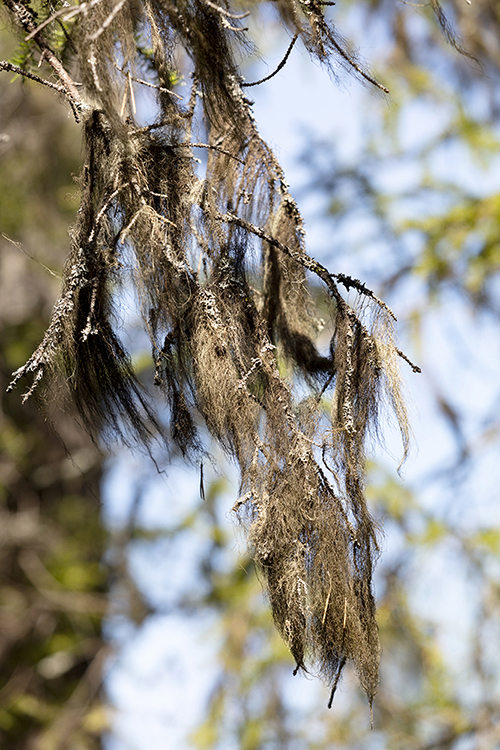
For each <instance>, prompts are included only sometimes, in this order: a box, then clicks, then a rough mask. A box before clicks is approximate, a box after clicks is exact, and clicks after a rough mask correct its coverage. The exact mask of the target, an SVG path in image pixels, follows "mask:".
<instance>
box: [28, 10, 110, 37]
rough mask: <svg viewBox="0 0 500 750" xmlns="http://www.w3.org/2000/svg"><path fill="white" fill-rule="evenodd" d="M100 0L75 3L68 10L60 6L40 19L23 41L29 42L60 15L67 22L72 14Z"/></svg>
mask: <svg viewBox="0 0 500 750" xmlns="http://www.w3.org/2000/svg"><path fill="white" fill-rule="evenodd" d="M100 2H102V0H92V1H91V2H89V3H82V4H81V5H77V7H76V8H73V9H72V10H68V8H60V9H59V10H56V11H55V12H54V13H52V15H51V16H49V17H48V18H46V19H45V21H42V23H41V24H39V25H38V26H37V27H36V28H35V29H33V31H31V32H30V33H29V34H28V36H26V37H24V41H25V42H29V40H30V39H33V37H34V36H35V34H38V32H39V31H41V30H42V29H44V28H45V27H46V26H48V25H49V23H52V21H55V20H56V19H57V18H59V17H60V16H64V18H63V19H62V20H63V23H67V21H70V20H71V19H72V18H74V16H77V15H79V14H80V13H83V12H84V11H86V10H88V9H89V8H93V7H94V5H98V3H100Z"/></svg>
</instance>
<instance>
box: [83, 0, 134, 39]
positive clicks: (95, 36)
mask: <svg viewBox="0 0 500 750" xmlns="http://www.w3.org/2000/svg"><path fill="white" fill-rule="evenodd" d="M126 2H127V0H119V2H117V3H116V5H115V7H114V8H113V10H112V11H111V13H110V14H109V16H108V17H107V18H106V19H105V21H103V24H102V26H101V27H100V28H99V29H97V31H96V32H94V33H93V34H92V35H91V36H89V40H90V41H91V42H95V41H96V40H97V39H99V37H100V36H101V34H102V33H103V32H104V31H106V29H107V28H108V26H109V25H110V24H111V23H112V22H113V19H114V18H115V17H116V16H117V15H118V13H119V12H120V11H121V9H122V8H123V6H124V5H125V3H126Z"/></svg>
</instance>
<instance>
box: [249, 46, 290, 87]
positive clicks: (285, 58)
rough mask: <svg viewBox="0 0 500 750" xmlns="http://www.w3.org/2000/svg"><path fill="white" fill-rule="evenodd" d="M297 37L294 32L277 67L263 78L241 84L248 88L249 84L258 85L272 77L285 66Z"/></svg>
mask: <svg viewBox="0 0 500 750" xmlns="http://www.w3.org/2000/svg"><path fill="white" fill-rule="evenodd" d="M298 38H299V35H298V34H295V36H294V37H293V39H292V41H291V42H290V46H289V47H288V49H287V51H286V53H285V57H284V58H283V60H282V61H281V62H280V64H279V65H278V67H277V68H276V70H275V71H274V72H273V73H271V74H270V75H268V76H266V77H265V78H261V79H260V81H254V82H253V83H242V84H241V85H242V86H245V87H246V88H249V87H250V86H259V85H260V84H261V83H265V82H266V81H269V79H270V78H273V77H274V76H275V75H276V74H277V73H279V72H280V70H282V69H283V68H284V67H285V65H286V63H287V60H288V58H289V57H290V53H291V51H292V49H293V45H294V44H295V42H296V41H297V39H298Z"/></svg>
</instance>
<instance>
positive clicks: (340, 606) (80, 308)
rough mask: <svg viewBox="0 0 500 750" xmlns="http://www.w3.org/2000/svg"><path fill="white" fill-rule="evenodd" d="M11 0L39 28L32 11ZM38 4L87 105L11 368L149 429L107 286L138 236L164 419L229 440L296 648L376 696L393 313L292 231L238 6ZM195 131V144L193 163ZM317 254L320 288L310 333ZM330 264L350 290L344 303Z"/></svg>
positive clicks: (294, 10) (296, 20) (101, 428)
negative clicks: (23, 358)
mask: <svg viewBox="0 0 500 750" xmlns="http://www.w3.org/2000/svg"><path fill="white" fill-rule="evenodd" d="M7 5H8V7H9V9H10V10H11V13H13V14H14V15H15V16H16V20H17V21H19V22H20V23H21V25H24V28H25V30H27V31H30V34H31V36H32V39H33V40H34V43H36V44H38V46H39V47H43V45H42V43H41V41H40V40H41V39H42V40H43V39H45V37H42V36H41V34H42V31H41V30H39V31H38V32H36V33H35V31H36V27H37V24H39V23H40V19H35V18H34V16H33V14H32V13H31V11H30V10H29V9H28V8H27V7H24V6H21V5H20V4H19V3H15V2H13V0H8V2H7ZM277 7H278V10H279V12H280V13H281V16H282V20H283V23H284V25H285V26H286V27H287V28H288V29H289V30H290V31H291V32H292V34H294V35H295V36H294V40H295V38H296V37H300V38H301V39H302V41H303V42H304V44H305V46H306V47H307V49H308V50H309V51H310V52H311V54H313V55H314V56H316V57H317V58H318V59H319V60H320V61H322V62H325V63H327V64H328V65H330V66H332V65H333V63H332V59H333V60H335V59H337V60H339V61H340V63H341V64H344V65H345V66H347V67H348V68H350V69H351V70H352V71H353V72H354V73H356V74H358V75H361V76H363V77H364V78H365V79H367V80H368V81H371V82H372V83H375V82H374V81H373V79H371V77H370V76H369V75H368V74H367V73H366V72H364V71H363V69H362V68H361V67H360V65H359V64H358V62H357V61H356V59H355V58H354V57H353V55H352V53H351V52H350V51H349V50H348V49H347V47H346V46H345V45H344V43H343V41H342V40H341V39H340V38H339V37H338V36H337V34H336V32H335V29H334V28H333V26H332V25H331V24H329V23H327V22H326V20H325V18H324V16H323V10H322V4H320V3H316V2H313V1H312V0H304V2H300V1H299V2H296V0H280V2H279V3H278V4H277ZM19 8H24V12H25V15H23V14H20V13H19V12H18V11H19ZM16 9H17V10H16ZM26 14H27V15H26ZM30 14H31V16H30ZM51 18H52V20H51V21H50V23H44V24H42V26H43V28H44V30H43V33H44V34H46V35H47V36H46V38H47V39H49V41H50V29H51V24H53V23H54V21H55V20H56V19H57V21H58V22H60V23H62V24H63V26H64V27H65V31H66V34H67V39H68V40H71V45H72V49H73V50H76V53H75V52H73V57H74V66H75V77H76V78H77V79H79V80H80V81H81V82H82V84H83V85H82V87H81V88H80V89H78V90H77V89H75V91H78V92H79V93H78V97H77V95H76V94H74V93H71V90H70V88H68V86H69V84H67V83H64V80H63V84H64V85H63V86H62V90H64V93H66V95H67V97H68V99H70V101H71V103H72V106H73V108H74V111H75V113H76V114H77V116H79V117H81V118H82V119H83V137H84V147H85V160H84V166H83V169H82V173H81V176H80V187H81V206H80V210H79V212H78V218H77V220H76V223H75V225H74V226H73V228H72V231H71V242H72V248H71V253H70V256H69V258H68V261H67V264H66V267H65V272H64V285H63V289H62V293H61V297H60V299H59V301H58V302H57V304H56V306H55V308H54V311H53V315H52V320H51V322H50V325H49V328H48V330H47V332H46V334H45V337H44V339H43V341H42V343H41V344H40V346H39V347H38V349H37V350H36V352H35V353H34V354H33V356H32V357H31V358H30V360H29V361H28V362H27V363H26V365H25V366H24V367H22V368H21V369H20V370H18V371H17V372H16V373H15V374H14V380H13V382H12V384H11V388H12V387H14V385H15V384H16V383H17V382H18V381H19V380H20V379H21V378H22V377H23V376H25V375H30V376H31V377H32V384H31V386H30V388H29V390H28V393H27V395H29V394H30V393H31V392H32V391H33V390H34V389H35V388H36V386H37V385H38V384H39V383H40V381H41V379H42V377H43V376H45V377H46V379H47V380H48V382H50V378H53V377H54V376H55V375H56V373H61V372H62V373H63V375H64V380H65V382H66V384H67V387H68V388H69V390H70V392H71V395H72V398H73V399H74V401H75V403H76V405H77V406H78V409H79V411H80V414H81V417H82V419H83V421H84V423H85V426H86V427H87V429H88V430H89V431H90V432H91V433H92V434H94V435H106V434H107V433H108V434H109V433H110V432H112V433H115V434H116V433H118V434H119V435H120V436H121V437H122V438H123V439H125V440H126V439H128V437H129V436H130V435H132V436H135V437H136V438H139V440H140V441H143V442H146V443H147V442H148V441H149V440H150V439H151V438H152V437H154V436H155V435H156V434H157V433H158V431H160V430H161V428H160V427H159V425H158V421H157V419H156V418H155V416H154V414H153V412H152V410H151V407H150V406H149V405H148V401H147V399H146V398H145V396H144V395H143V394H142V391H141V387H140V385H139V384H138V382H137V381H136V379H135V376H134V372H133V368H132V366H131V363H130V359H129V356H128V354H127V352H126V351H125V350H124V348H123V346H122V344H121V343H120V341H119V339H118V336H117V333H116V332H115V330H114V325H113V324H114V317H113V308H112V297H113V294H114V292H113V290H114V288H115V287H116V284H117V282H119V280H120V278H121V277H122V275H123V273H125V270H126V269H125V266H127V265H130V258H131V257H132V258H133V262H132V266H133V267H132V276H133V280H134V284H135V288H136V291H137V295H138V299H139V301H140V305H141V308H142V312H143V318H144V321H145V327H146V330H147V333H148V335H149V337H150V340H151V344H152V351H153V360H154V365H155V379H154V380H155V383H156V384H157V385H158V386H159V388H161V389H162V391H163V392H164V394H165V397H166V400H167V402H168V405H169V414H170V425H169V428H168V436H169V439H170V440H171V441H172V442H174V443H175V444H176V445H177V446H178V447H179V448H180V450H181V451H182V453H183V454H185V455H186V456H188V457H189V456H191V457H193V456H194V455H196V453H197V452H199V451H201V450H202V448H201V443H200V440H199V438H198V422H199V420H197V418H196V414H197V413H198V414H201V416H202V417H203V420H204V422H205V424H206V425H207V427H208V429H209V431H210V433H211V434H212V436H213V437H214V438H215V439H216V440H217V441H218V442H219V443H220V444H221V445H222V447H223V448H224V450H225V451H226V453H227V454H228V455H229V456H232V457H234V458H235V459H236V461H237V462H238V465H239V468H240V472H241V497H240V499H239V500H238V501H237V503H236V504H235V510H236V512H237V514H238V515H239V516H240V517H241V518H242V519H243V520H244V521H245V523H246V524H247V526H248V537H249V543H250V546H251V548H252V551H253V554H254V558H255V561H256V563H257V565H258V567H259V569H260V571H261V574H262V579H263V582H264V586H265V589H266V592H267V595H268V597H269V601H270V604H271V607H272V612H273V616H274V620H275V623H276V626H277V628H278V629H279V631H280V633H281V635H282V636H283V638H284V640H285V642H286V643H287V645H288V646H289V648H290V650H291V652H292V654H293V657H294V659H295V661H296V665H297V669H306V666H307V665H310V664H312V665H313V666H315V667H316V668H317V670H318V671H319V674H320V675H321V676H322V677H323V678H324V679H325V681H326V682H327V683H328V684H329V685H330V686H331V687H332V689H333V690H334V689H335V687H336V685H337V682H338V679H339V677H340V674H341V672H342V669H343V667H344V665H345V664H346V662H351V663H353V664H354V667H355V669H356V670H357V673H358V675H359V679H360V681H361V683H362V686H363V688H364V690H365V691H366V694H367V696H368V698H369V700H370V703H371V701H372V699H373V696H374V694H375V692H376V689H377V682H378V660H379V644H378V636H377V627H376V622H375V604H374V599H373V594H372V571H373V565H374V559H375V557H376V555H377V550H378V548H377V539H376V527H375V524H374V521H373V519H372V518H371V516H370V513H369V511H368V509H367V506H366V500H365V497H364V488H363V482H364V463H365V455H364V445H365V441H366V438H367V435H368V434H369V433H372V434H373V433H376V430H377V417H378V415H379V412H380V407H381V404H382V403H383V401H384V399H388V402H389V404H390V405H391V406H392V407H393V409H394V411H395V413H396V415H397V418H398V420H399V424H400V427H401V432H402V436H403V444H404V449H405V451H406V447H407V442H408V430H407V423H406V415H405V410H404V405H403V403H402V400H401V393H400V381H399V374H398V367H397V358H398V355H399V354H400V352H399V351H398V350H397V349H396V348H395V345H394V343H393V328H392V319H391V317H392V313H391V312H390V310H389V309H388V308H387V307H386V306H385V305H384V303H382V302H381V301H380V300H378V299H377V298H376V297H374V295H373V294H372V293H371V292H370V291H369V290H367V289H366V288H365V287H364V285H362V284H361V283H360V282H358V281H354V280H352V279H350V278H348V277H345V276H343V275H341V274H338V275H335V274H331V273H329V272H328V271H327V270H326V269H325V268H324V267H323V266H321V265H320V264H318V263H317V262H316V261H314V260H313V259H312V258H311V257H310V256H309V255H308V254H307V253H306V251H305V248H304V231H303V228H302V221H301V217H300V214H299V211H298V208H297V206H296V204H295V202H294V200H293V199H292V197H291V195H290V194H289V192H288V187H287V184H286V182H285V179H284V176H283V173H282V170H281V168H280V166H279V164H278V162H277V160H276V158H275V156H274V155H273V153H272V152H271V150H270V149H269V147H268V146H267V145H266V143H265V142H264V141H263V140H262V138H261V137H260V136H259V133H258V131H257V128H256V125H255V122H254V119H253V116H252V110H251V102H250V101H249V100H248V99H247V98H246V97H245V94H244V86H245V84H244V83H243V81H242V79H241V77H240V74H239V72H238V67H237V65H236V63H235V59H234V55H235V50H236V48H239V53H241V50H242V49H244V48H245V45H248V42H247V40H246V36H245V30H244V29H243V28H242V27H241V23H240V20H241V18H242V16H241V14H240V15H238V14H235V13H233V12H231V11H230V7H229V5H228V4H227V3H225V2H222V3H219V2H213V0H172V1H170V0H129V1H127V2H125V1H124V0H119V2H117V3H112V2H110V0H91V1H89V2H85V3H82V4H81V5H75V6H69V7H67V8H66V7H65V8H63V9H61V10H59V11H57V12H56V13H54V14H53V16H52V17H51ZM30 19H31V20H30ZM34 29H35V31H34ZM141 39H142V40H147V44H148V46H149V47H150V49H148V50H145V49H144V45H142V46H141V43H140V40H141ZM181 52H182V54H184V57H185V56H186V54H187V56H188V58H189V59H190V61H191V63H190V66H191V81H192V83H191V89H190V98H189V100H182V99H181V97H180V96H179V95H178V94H177V93H175V92H173V91H172V81H173V79H174V72H173V71H175V69H176V63H175V60H176V58H179V55H180V54H181ZM145 76H146V77H147V76H149V81H150V83H151V81H153V83H154V86H156V89H157V103H158V111H157V116H156V119H155V120H154V122H153V123H152V124H151V125H148V126H144V127H139V126H138V125H137V124H136V123H135V122H134V107H135V104H134V94H133V91H134V89H133V86H134V81H137V82H139V85H140V81H141V80H143V78H144V77H145ZM152 76H153V78H152ZM65 86H66V88H65ZM89 102H91V103H92V104H89ZM198 149H201V151H198ZM195 152H196V153H203V152H204V153H206V156H207V161H206V169H205V172H204V174H203V175H201V174H200V170H199V169H198V168H197V161H199V160H197V159H195V157H194V153H195ZM310 275H313V276H316V277H317V278H318V279H319V280H320V281H321V283H322V284H323V286H324V287H325V290H326V293H327V295H328V297H329V299H330V302H329V304H330V309H331V318H332V329H333V335H332V337H331V341H330V347H329V351H328V353H327V354H324V355H322V354H320V353H319V351H318V350H317V347H316V343H315V339H316V334H317V330H318V321H317V320H316V317H315V315H314V310H313V303H312V299H311V294H310V289H309V281H308V277H309V276H310ZM339 284H340V285H342V286H344V287H345V289H346V290H349V289H350V288H354V289H356V290H357V291H358V293H359V295H360V299H361V300H362V304H361V305H360V306H359V307H360V312H359V313H358V312H356V311H355V310H354V309H353V308H352V307H351V306H349V305H348V304H347V302H346V301H345V299H344V297H343V296H342V294H341V293H340V291H339ZM414 369H417V368H414ZM305 386H307V388H308V391H309V395H308V396H305V395H304V388H305ZM299 392H300V394H301V396H300V397H299V396H298V395H297V393H299ZM329 398H330V399H331V419H330V422H329V426H326V425H325V402H326V401H327V399H329Z"/></svg>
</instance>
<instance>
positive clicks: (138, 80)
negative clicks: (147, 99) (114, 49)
mask: <svg viewBox="0 0 500 750" xmlns="http://www.w3.org/2000/svg"><path fill="white" fill-rule="evenodd" d="M115 68H116V69H117V70H119V71H120V73H123V75H126V76H130V80H132V81H134V82H135V83H141V84H142V85H143V86H149V88H151V89H156V90H157V91H161V93H162V94H170V95H171V96H175V97H176V98H177V99H180V100H181V102H182V101H183V100H184V99H183V97H182V96H180V95H179V94H176V93H175V91H171V89H166V88H165V87H164V86H158V84H156V83H149V81H144V80H143V79H142V78H134V77H133V76H131V75H130V73H126V72H125V71H124V70H123V68H120V67H119V66H118V65H115Z"/></svg>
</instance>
